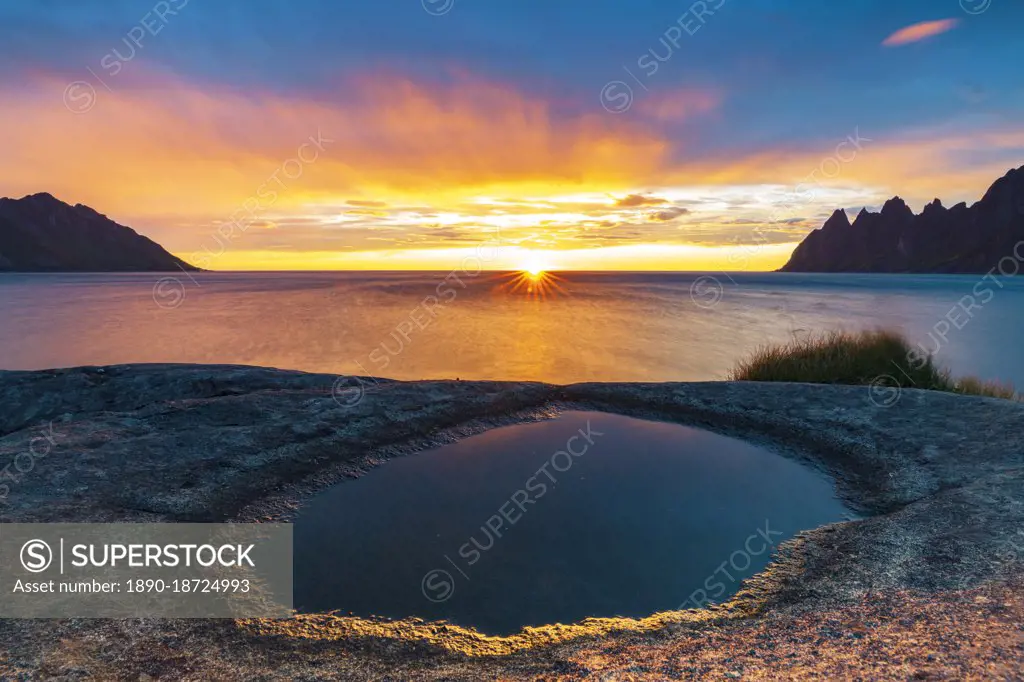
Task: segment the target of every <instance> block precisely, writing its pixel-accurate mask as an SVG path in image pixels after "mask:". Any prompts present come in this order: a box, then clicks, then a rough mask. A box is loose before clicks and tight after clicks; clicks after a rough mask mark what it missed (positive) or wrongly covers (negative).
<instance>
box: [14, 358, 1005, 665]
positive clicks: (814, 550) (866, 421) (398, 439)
mask: <svg viewBox="0 0 1024 682" xmlns="http://www.w3.org/2000/svg"><path fill="white" fill-rule="evenodd" d="M567 408H585V409H597V410H604V411H608V412H616V413H621V414H627V415H633V416H639V417H648V418H654V419H662V420H668V421H675V422H680V423H684V424H692V425H697V426H701V427H704V428H707V429H710V430H713V431H718V432H720V433H725V434H728V435H734V436H739V437H742V438H746V439H748V440H753V441H757V442H758V443H759V444H762V445H765V446H767V447H769V448H772V449H775V450H777V451H778V452H780V453H781V454H783V455H786V456H790V457H796V458H799V459H801V460H803V461H805V462H807V463H809V464H811V465H813V466H816V467H819V468H821V469H823V470H824V471H827V472H828V473H829V474H831V475H832V476H833V477H834V478H835V480H836V482H837V489H838V490H839V493H840V494H841V496H842V497H843V498H844V499H845V501H846V502H847V503H848V504H849V505H851V506H852V507H853V508H855V509H857V510H858V511H859V512H860V513H861V514H862V515H863V517H864V518H862V519H860V520H856V521H851V522H844V523H838V524H832V525H829V526H825V527H823V528H819V529H814V530H810V531H806V532H804V533H801V534H800V535H799V536H798V537H797V538H795V539H794V540H792V541H790V542H789V543H786V544H785V545H783V546H782V548H781V549H780V552H779V553H778V554H777V555H776V557H775V561H774V563H773V564H772V565H771V566H769V568H768V569H767V570H766V571H765V572H763V573H761V574H759V575H758V576H755V577H754V578H752V579H750V580H748V581H747V582H746V583H745V584H744V586H743V589H741V591H740V593H739V594H738V595H737V596H736V597H735V598H734V599H733V600H732V601H731V602H729V603H728V604H725V605H721V606H717V607H713V608H710V609H702V610H691V611H685V612H682V611H679V612H669V613H666V614H657V615H652V617H651V618H649V619H641V620H628V619H603V620H597V619H595V620H592V621H586V622H585V623H583V624H579V625H574V626H550V627H548V628H537V629H528V630H527V631H524V632H522V633H520V634H517V635H513V636H511V637H487V636H484V635H480V634H479V633H475V632H473V631H467V630H464V629H462V628H458V627H456V626H451V625H437V624H429V623H423V622H421V621H415V620H410V621H402V622H390V621H389V622H382V621H365V620H360V619H356V618H341V617H337V616H333V615H306V616H297V617H296V618H294V619H288V620H285V621H238V622H230V621H229V622H223V621H157V620H150V621H133V622H131V623H128V622H126V621H87V620H78V621H2V622H0V647H2V649H3V650H4V651H5V652H6V653H0V678H2V679H17V678H19V677H20V678H24V679H31V678H33V677H37V676H38V677H46V678H54V677H56V678H60V677H64V678H66V679H86V678H90V677H103V678H111V679H132V680H137V679H140V675H146V676H148V677H149V678H151V679H163V678H166V679H210V678H216V677H224V678H235V677H245V678H247V679H277V678H279V676H282V675H283V676H294V677H307V678H309V679H319V678H323V677H329V678H337V679H379V678H380V677H381V676H382V675H385V674H387V673H388V671H391V674H393V675H395V678H396V679H500V678H503V677H504V678H513V679H518V678H519V677H521V676H526V677H536V676H541V677H547V678H549V679H555V678H559V679H561V678H565V679H584V678H588V677H591V676H595V675H605V674H608V675H612V676H613V677H609V678H608V679H673V678H677V677H678V678H692V677H695V676H704V675H709V676H711V677H713V678H717V679H722V678H723V676H726V677H735V676H734V675H731V673H733V672H738V673H739V675H740V676H746V675H749V674H751V671H752V670H755V669H757V670H760V672H759V673H758V675H757V676H767V677H774V676H783V677H785V676H790V674H792V675H795V676H796V675H797V673H798V672H799V673H800V674H808V675H810V674H833V675H835V674H841V673H842V674H846V673H849V674H864V675H866V676H868V677H872V678H876V677H890V676H891V677H893V678H896V679H907V677H908V676H909V675H911V674H914V673H915V671H916V672H920V670H926V671H932V672H935V671H938V672H941V674H943V675H945V674H954V673H955V674H956V676H963V675H965V674H966V673H965V671H966V672H971V671H974V670H975V668H974V667H972V666H976V669H977V670H978V671H982V676H984V671H988V672H992V671H996V670H1001V668H999V667H998V666H1000V665H1006V666H1009V667H1007V668H1006V670H1010V671H1013V670H1017V671H1020V670H1021V669H1022V662H1024V649H1022V647H1024V638H1021V636H1020V628H1019V625H1018V626H1016V629H1014V626H1013V623H1017V624H1019V622H1020V614H1021V612H1022V611H1024V609H1021V605H1020V600H1019V599H1018V598H1017V597H1018V595H1019V594H1020V593H1019V589H1018V587H1017V585H1018V583H1017V580H1018V578H1019V577H1020V567H1021V562H1022V559H1024V556H1022V551H1020V550H1024V524H1022V521H1024V437H1022V435H1021V434H1024V405H1022V404H1020V403H1016V402H1010V401H1004V400H995V399H988V398H976V397H965V396H957V395H951V394H944V393H937V392H931V391H919V390H909V389H905V390H902V391H900V392H897V391H896V390H895V389H892V390H886V391H881V390H880V389H879V387H873V388H868V387H857V386H824V385H811V384H771V383H747V382H715V383H661V384H575V385H572V386H551V385H545V384H538V383H502V382H468V381H422V382H398V381H389V380H383V379H371V378H368V377H361V378H354V377H346V378H342V379H341V380H339V378H338V377H336V376H333V375H320V374H306V373H301V372H289V371H282V370H275V369H266V368H256V367H241V366H196V365H133V366H113V367H87V368H74V369H60V370H49V371H38V372H0V467H3V466H7V465H10V466H9V467H8V468H7V469H6V470H5V472H7V473H6V474H5V480H4V481H3V486H6V489H5V488H4V487H0V497H2V498H3V501H2V505H0V513H2V515H3V520H4V521H7V522H60V521H64V522H86V521H166V522H175V521H211V522H212V521H224V520H232V519H234V520H241V521H252V520H279V519H287V518H288V514H289V513H290V512H291V511H293V510H294V508H295V506H296V504H297V503H298V502H299V501H300V500H301V499H302V497H303V496H305V495H308V494H310V493H312V492H314V491H316V490H318V489H320V488H322V487H324V486H326V485H330V484H332V483H334V482H335V481H337V480H339V479H341V478H343V477H345V476H353V475H359V474H360V473H361V472H363V471H365V470H366V469H367V468H369V467H372V466H375V465H377V464H380V463H381V462H383V461H385V460H386V459H388V458H390V457H395V456H401V455H405V454H408V453H411V452H415V451H417V450H421V449H424V448H428V447H433V446H436V445H438V444H441V443H445V442H450V441H451V440H453V439H456V438H459V437H463V436H466V435H469V434H472V433H477V432H480V431H482V430H485V429H487V428H492V427H494V426H497V425H502V424H510V423H516V422H520V421H526V420H537V419H545V418H550V417H552V416H556V415H557V414H558V412H559V411H561V410H564V409H567ZM25 453H29V454H28V455H27V456H26V454H25ZM16 463H17V466H15V464H16ZM972 590H973V591H974V592H972ZM979 590H980V591H982V592H978V591H979ZM964 595H972V596H971V600H968V601H963V602H962V599H964ZM985 595H989V596H985ZM993 595H995V596H993ZM976 599H985V600H989V601H986V602H978V601H976ZM866 600H868V601H870V602H871V604H872V608H879V609H884V608H891V609H892V610H893V611H892V612H893V614H895V615H893V618H894V619H895V620H894V621H893V622H894V623H896V624H897V625H896V627H897V630H899V628H900V627H903V626H899V623H900V622H902V620H906V619H907V618H908V617H909V618H910V619H911V622H910V623H908V624H905V627H904V630H902V631H900V632H904V631H905V632H914V633H915V634H914V641H916V642H919V643H922V644H923V648H922V646H917V647H916V648H915V647H910V650H911V653H909V654H908V653H906V652H904V653H903V654H901V655H902V656H903V659H902V662H901V663H900V664H899V665H898V666H896V667H893V668H892V669H891V670H889V669H888V668H886V667H882V668H879V669H875V668H872V672H870V673H868V672H865V671H866V670H867V669H866V668H865V669H861V668H857V667H856V665H860V664H857V663H856V661H857V660H858V659H862V660H863V661H864V662H865V663H864V665H866V661H868V660H869V658H870V652H867V653H865V652H863V651H861V652H859V653H858V652H857V651H852V652H851V653H850V654H849V656H852V657H853V658H852V659H850V658H849V656H848V655H847V654H846V653H844V654H843V656H842V657H837V658H835V659H834V660H835V663H834V665H833V667H824V668H823V667H821V666H822V665H825V663H827V661H828V660H829V657H828V655H827V654H828V652H829V651H832V652H833V653H834V652H835V651H838V649H836V648H835V647H838V646H839V645H840V642H837V641H832V639H835V638H831V639H830V638H828V637H826V638H822V637H821V636H820V631H821V628H822V627H825V626H823V625H821V623H820V622H818V621H817V620H815V621H814V622H813V623H810V624H808V622H807V619H808V618H811V619H812V620H814V619H818V620H820V619H821V618H825V615H824V614H829V615H828V618H830V619H831V621H830V622H833V621H834V622H835V623H840V624H841V623H844V622H847V621H848V620H849V618H851V617H853V616H851V614H853V613H855V612H857V611H856V610H857V609H865V608H867V607H866V606H865V603H866ZM992 600H1000V603H1002V604H1005V607H1004V608H1003V609H1002V610H998V609H996V610H993V611H992V613H991V614H988V615H986V616H985V617H984V618H982V620H981V621H979V622H974V621H971V622H972V623H973V624H972V625H971V626H970V627H972V628H974V629H975V630H977V629H978V628H984V627H989V628H993V630H992V633H993V634H991V636H990V638H991V639H992V641H996V640H997V639H998V638H999V637H1004V636H1005V637H1008V638H1009V640H1008V641H1009V642H1010V644H1008V645H1007V644H1004V643H1001V644H1000V645H999V647H998V651H993V652H988V653H986V656H984V657H981V658H979V655H980V650H977V651H975V650H971V651H966V650H965V652H966V653H965V652H960V651H959V650H958V652H959V653H957V654H956V656H954V655H953V654H952V653H948V652H947V653H948V655H947V657H946V659H943V660H945V661H947V663H942V661H939V663H936V660H938V659H936V660H931V661H929V660H928V659H922V661H923V662H922V663H921V666H923V667H920V666H919V667H916V668H915V667H914V665H916V664H913V660H912V659H914V656H915V655H916V654H913V651H917V650H920V651H921V652H923V653H921V655H922V656H934V655H937V654H931V653H928V647H929V646H933V648H936V650H938V648H941V646H946V645H942V644H941V642H938V640H935V642H932V643H931V644H929V642H930V640H929V638H930V637H931V638H935V637H939V638H940V639H941V638H942V637H946V638H947V639H949V638H951V637H953V635H954V634H955V632H956V627H958V626H956V625H955V623H957V622H961V621H962V622H963V623H967V622H968V621H970V620H971V619H972V618H975V619H976V618H977V617H978V613H977V611H978V609H979V608H980V607H979V606H978V605H979V604H987V603H990V602H992ZM961 602H962V603H961ZM886 605H888V607H887V606H886ZM901 609H912V612H910V613H900V610H901ZM936 609H938V610H939V611H941V610H942V609H948V610H949V615H948V618H949V621H950V623H952V624H947V625H945V626H936V628H935V629H934V632H933V631H932V630H926V631H924V632H921V631H920V629H919V628H917V629H915V628H916V627H917V625H919V624H920V623H918V621H917V620H915V613H918V614H923V613H930V614H932V615H933V616H934V617H935V618H937V619H938V620H937V621H936V622H939V621H942V622H945V621H943V618H944V617H945V616H943V614H944V613H946V612H945V611H942V613H939V611H936ZM933 612H934V613H933ZM857 613H859V612H857ZM808 614H810V615H808ZM856 618H857V622H858V623H861V624H863V622H865V619H867V620H871V619H870V617H868V616H866V615H857V617H856ZM874 618H875V620H874V621H871V622H875V623H876V624H877V625H876V629H878V630H879V632H880V631H881V628H883V626H884V627H890V626H892V623H889V622H888V621H887V620H886V619H885V617H884V616H879V615H877V614H876V615H875V616H874ZM901 619H902V620H901ZM822 622H823V621H822ZM771 623H775V625H771V626H769V625H768V624H771ZM1004 626H1005V627H1004ZM829 627H833V628H834V626H829ZM844 627H852V626H848V625H847V626H844ZM865 627H866V626H865ZM751 628H753V629H757V628H766V630H765V631H766V632H768V634H769V635H771V634H772V633H779V632H789V633H790V635H789V639H787V640H786V641H787V642H789V646H791V647H796V648H795V649H794V650H793V651H794V653H793V655H792V656H788V655H787V656H786V657H779V656H778V655H777V654H775V653H765V654H764V655H760V656H750V657H748V658H749V662H747V663H744V664H743V666H746V667H745V668H744V667H743V666H740V668H742V669H734V668H730V667H729V666H730V665H738V664H734V663H733V662H732V660H733V659H732V658H731V657H728V656H725V655H724V653H723V655H722V656H720V657H719V658H715V655H714V652H716V651H718V652H719V653H722V652H724V651H725V650H726V648H727V647H731V646H737V642H738V641H739V640H740V639H741V638H742V637H746V636H748V635H749V632H751ZM951 628H952V629H951ZM1006 628H1009V629H1008V630H1007V629H1006ZM794 632H796V633H797V634H796V635H794V634H793V633H794ZM743 633H747V634H743ZM799 633H803V634H805V635H807V636H806V637H804V638H803V639H801V636H800V634H799ZM808 633H810V634H808ZM815 633H817V634H815ZM871 633H872V629H871V628H869V629H868V634H867V635H864V634H862V635H861V636H859V637H854V638H852V639H851V641H850V642H846V640H845V639H842V638H840V639H842V642H841V644H842V646H847V645H849V646H851V647H856V646H861V645H864V646H867V645H868V644H871V643H872V639H871ZM1014 633H1015V634H1014ZM898 635H899V632H897V633H896V634H895V635H894V634H892V633H890V634H889V635H887V639H886V640H885V641H886V642H888V643H889V644H888V645H887V646H892V647H896V646H899V645H900V642H901V641H902V640H900V639H899V636H898ZM765 636H768V635H765ZM708 637H712V638H717V639H715V642H716V643H715V644H711V643H710V642H708V647H710V648H700V647H698V649H699V650H700V652H701V653H700V655H699V656H698V655H697V654H695V653H693V652H691V653H689V654H684V653H682V652H684V650H689V649H687V647H691V645H693V642H694V641H697V640H701V639H702V638H708ZM794 637H795V638H796V639H794ZM805 640H806V641H805ZM854 640H855V641H854ZM943 641H945V640H943ZM950 641H952V640H950ZM1000 641H1001V640H1000ZM947 644H948V643H947ZM744 646H746V644H744ZM777 646H781V644H779V645H777ZM965 646H966V645H965ZM68 647H71V648H70V649H69V648H68ZM715 647H718V649H716V648H715ZM830 647H831V649H830ZM748 648H750V647H748ZM875 648H876V649H877V651H883V649H884V647H882V649H878V647H875ZM755 649H756V647H755V648H754V649H751V651H754V650H755ZM694 651H696V650H694ZM823 651H824V652H825V653H824V654H823V653H822V652H823ZM877 651H876V654H877ZM894 651H895V650H894ZM69 652H75V653H74V655H72V654H71V653H69ZM183 652H187V653H183ZM225 652H228V653H225ZM232 652H233V653H232ZM623 652H626V653H623ZM673 652H675V653H673ZM812 652H814V653H812ZM989 654H991V655H989ZM886 655H889V654H886ZM891 655H896V654H895V653H891ZM823 656H824V657H823ZM876 658H877V656H876ZM954 658H955V659H956V660H955V665H954V664H953V662H952V661H954ZM698 659H700V660H698ZM819 659H820V660H819ZM624 660H625V661H626V662H623V661H624ZM633 660H635V661H637V664H636V665H632V664H628V661H633ZM653 660H658V661H660V663H659V664H658V666H653V667H652V666H651V665H650V664H649V663H650V661H653ZM774 660H777V661H778V664H777V665H776V664H775V663H772V662H771V661H774ZM851 660H852V661H853V663H852V664H851ZM879 660H881V661H882V663H879V665H882V664H884V662H885V660H886V659H885V658H884V657H882V658H881V659H879ZM701 661H703V663H701ZM822 661H824V662H825V663H822ZM907 661H911V663H907ZM940 664H941V665H940ZM839 665H843V666H847V667H845V668H839V667H835V666H839ZM850 665H854V667H852V668H851V667H849V666H850ZM908 665H910V668H907V666H908ZM282 666H284V667H282ZM603 666H604V667H603ZM758 666H760V667H758ZM779 666H782V667H779ZM815 666H817V667H815ZM943 666H945V667H943ZM951 666H952V667H951ZM993 666H996V667H993ZM632 668H636V670H633V669H632ZM602 670H603V672H602ZM744 670H746V673H744ZM76 671H77V672H76ZM801 671H802V672H801ZM950 671H953V672H950ZM932 672H929V674H932ZM890 673H891V674H890ZM936 674H938V673H936ZM1010 677H1012V675H1010Z"/></svg>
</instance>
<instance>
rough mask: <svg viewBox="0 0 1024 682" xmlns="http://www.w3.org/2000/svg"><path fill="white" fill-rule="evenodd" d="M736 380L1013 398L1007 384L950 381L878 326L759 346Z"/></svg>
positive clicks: (898, 336)
mask: <svg viewBox="0 0 1024 682" xmlns="http://www.w3.org/2000/svg"><path fill="white" fill-rule="evenodd" d="M731 378H732V379H734V380H736V381H795V382H804V383H812V384H855V385H856V384H865V385H870V384H878V383H882V384H884V385H887V386H900V387H905V388H922V389H927V390H932V391H948V392H951V393H962V394H965V395H980V396H987V397H990V398H1005V399H1009V400H1012V399H1016V397H1017V393H1016V391H1015V390H1014V389H1013V387H1012V386H1009V385H1006V384H1000V383H997V382H992V381H982V380H981V379H978V378H976V377H962V378H959V379H954V378H953V377H951V376H950V374H949V372H948V371H947V370H944V369H940V368H939V367H938V366H936V364H935V362H934V361H933V359H932V358H931V357H922V355H921V353H919V352H916V351H914V350H913V349H912V347H911V346H910V343H909V342H908V341H907V339H906V338H905V337H903V336H902V335H901V334H899V333H896V332H892V331H885V330H877V331H865V332H831V333H828V334H824V335H820V336H816V337H810V338H806V339H802V340H794V341H792V342H790V343H787V344H782V345H775V346H765V347H762V348H759V349H758V350H757V351H756V352H755V353H754V354H753V355H752V356H751V357H750V358H748V359H747V360H745V361H743V362H741V363H740V364H739V365H738V366H737V367H736V368H735V369H734V370H733V372H732V376H731Z"/></svg>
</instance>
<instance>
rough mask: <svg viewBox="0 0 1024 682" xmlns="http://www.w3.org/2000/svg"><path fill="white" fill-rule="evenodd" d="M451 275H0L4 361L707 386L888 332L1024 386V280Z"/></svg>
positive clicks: (26, 365)
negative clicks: (770, 361)
mask: <svg viewBox="0 0 1024 682" xmlns="http://www.w3.org/2000/svg"><path fill="white" fill-rule="evenodd" d="M456 275H457V278H458V279H456V278H455V277H453V276H450V275H447V274H446V273H203V274H198V275H195V276H194V278H193V277H189V276H187V275H185V274H184V273H179V275H178V277H177V278H175V279H171V280H167V279H162V276H160V275H138V274H132V275H20V274H7V275H0V368H3V369H43V368H50V367H66V366H75V365H85V364H92V365H100V364H116V363H140V362H203V363H243V364H252V365H267V366H274V367H281V368H287V369H301V370H307V371H317V372H332V373H340V374H374V375H378V376H387V377H392V378H397V379H423V378H454V377H460V378H462V379H509V380H542V381H550V382H558V383H566V382H574V381H597V380H600V381H627V380H653V381H664V380H703V379H722V378H725V376H726V374H727V373H728V371H729V369H730V368H731V367H732V366H733V365H734V363H735V362H736V361H737V360H738V359H740V358H741V357H743V356H745V355H746V354H748V353H749V352H751V351H752V350H753V349H754V348H756V347H757V346H759V345H761V344H765V343H769V342H778V341H786V340H788V339H791V338H793V337H794V336H800V335H804V334H807V333H809V332H814V331H820V330H829V329H839V328H844V329H859V328H872V327H878V326H884V327H892V328H896V329H900V330H902V331H904V332H905V333H906V334H907V335H908V336H909V337H910V339H911V340H912V341H913V342H915V343H919V344H921V346H922V347H923V348H925V349H928V350H933V349H936V348H937V349H938V359H939V360H940V361H941V362H942V363H944V364H946V365H947V366H950V367H951V368H952V369H953V370H954V371H956V372H959V373H970V374H977V375H980V376H982V377H984V378H990V379H1000V380H1004V381H1011V382H1013V383H1015V384H1016V385H1017V386H1024V354H1021V353H1020V350H1019V349H1020V348H1021V346H1022V344H1024V314H1022V312H1024V279H1019V280H1016V281H1015V280H1010V279H1005V278H1000V279H998V280H992V279H987V280H986V279H983V278H982V277H980V276H906V275H904V276H887V275H795V274H775V273H772V274H765V273H760V274H734V275H725V274H723V273H709V274H705V275H701V274H687V273H682V274H648V273H644V274H639V273H634V274H619V273H616V274H610V273H601V274H597V273H564V274H562V275H560V276H559V277H560V279H559V281H558V282H557V287H555V286H551V287H548V289H549V291H548V292H547V294H546V295H543V296H542V295H541V293H542V292H540V291H537V290H536V287H534V289H535V290H534V291H533V292H530V291H529V290H528V287H520V288H519V289H515V287H514V286H512V285H511V284H510V278H509V276H508V275H501V274H494V273H481V274H479V275H477V276H471V275H469V274H466V273H461V272H459V273H456ZM965 297H968V298H965ZM965 309H969V311H967V312H965Z"/></svg>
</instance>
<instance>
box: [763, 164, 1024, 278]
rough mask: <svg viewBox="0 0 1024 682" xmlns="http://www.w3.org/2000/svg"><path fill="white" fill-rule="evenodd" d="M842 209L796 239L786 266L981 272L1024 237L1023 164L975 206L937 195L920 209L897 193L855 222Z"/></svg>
mask: <svg viewBox="0 0 1024 682" xmlns="http://www.w3.org/2000/svg"><path fill="white" fill-rule="evenodd" d="M838 213H839V212H838V211H837V212H835V213H833V214H832V217H830V218H829V219H828V221H827V222H826V223H825V225H824V226H823V227H822V229H820V230H815V231H813V232H812V233H811V234H809V235H808V236H807V238H805V239H804V241H803V242H801V243H800V245H799V246H797V248H796V250H794V251H793V255H792V257H791V258H790V260H789V262H788V263H786V265H785V266H784V267H783V268H782V270H783V271H788V272H978V273H984V272H988V271H990V270H991V269H992V268H993V267H994V266H995V265H996V264H997V263H998V262H999V260H1000V258H1003V257H1005V256H1006V255H1007V254H1012V253H1015V251H1014V248H1015V246H1016V244H1017V243H1018V242H1019V241H1022V240H1024V167H1021V168H1016V169H1013V170H1011V171H1009V172H1008V173H1006V174H1005V175H1004V176H1003V177H1001V178H999V179H998V180H996V181H995V182H994V183H993V184H992V186H991V187H990V188H989V189H988V191H987V192H986V193H985V196H984V198H983V199H982V200H981V201H979V202H978V203H976V204H974V205H972V206H968V205H967V204H966V203H964V202H961V203H958V204H956V205H955V206H953V207H952V208H951V209H948V210H947V209H946V208H945V207H944V206H943V204H942V201H941V200H939V199H935V200H933V201H932V202H931V203H929V204H927V205H926V206H925V207H924V209H923V210H922V212H921V214H920V215H915V214H914V212H913V210H911V208H910V207H909V206H908V205H907V203H906V202H905V201H904V200H903V199H902V198H901V197H900V196H894V197H893V198H892V199H889V200H888V201H886V202H885V204H884V205H883V206H882V208H881V211H880V212H878V213H872V212H870V211H868V210H867V209H866V208H864V209H861V211H860V213H858V214H857V218H856V219H855V220H854V222H853V225H852V226H851V227H853V228H854V229H849V228H848V227H847V226H845V225H844V224H843V222H842V220H841V219H839V218H838ZM844 215H845V213H844Z"/></svg>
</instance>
